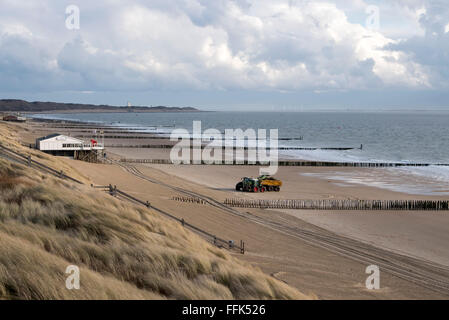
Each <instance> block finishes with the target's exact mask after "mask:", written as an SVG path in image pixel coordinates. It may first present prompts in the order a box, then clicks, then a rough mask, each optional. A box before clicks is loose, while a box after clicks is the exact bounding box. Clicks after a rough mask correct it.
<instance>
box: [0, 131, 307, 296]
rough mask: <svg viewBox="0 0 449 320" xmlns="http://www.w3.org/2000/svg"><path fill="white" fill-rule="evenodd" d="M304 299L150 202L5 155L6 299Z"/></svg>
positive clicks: (0, 181)
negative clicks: (76, 275) (74, 270)
mask: <svg viewBox="0 0 449 320" xmlns="http://www.w3.org/2000/svg"><path fill="white" fill-rule="evenodd" d="M0 139H2V140H6V139H10V138H9V137H5V136H0ZM47 161H49V162H51V161H52V159H51V158H50V159H47ZM51 164H52V163H49V165H51ZM57 164H58V163H55V164H53V165H57ZM69 265H76V266H78V267H79V269H80V275H81V277H80V278H81V281H80V289H79V290H68V289H67V288H66V287H65V281H66V278H67V276H68V275H67V274H65V270H66V268H67V266H69ZM306 298H309V297H308V296H306V295H303V294H301V293H300V292H298V291H297V290H296V289H293V288H291V287H289V286H288V285H286V284H284V283H282V282H280V281H277V280H276V279H274V278H272V277H270V276H268V275H266V274H264V273H262V272H261V271H260V270H258V269H256V268H254V267H252V266H251V265H249V264H247V263H244V262H242V261H240V260H238V259H236V258H234V257H233V256H231V255H230V254H228V253H227V252H226V251H225V250H223V249H219V248H216V247H214V246H212V245H210V244H209V243H207V242H206V241H204V240H203V239H201V238H200V237H199V236H197V235H196V234H193V233H192V232H190V231H188V230H186V229H185V228H183V227H182V226H180V225H179V224H177V223H175V222H172V221H169V220H167V219H165V218H163V217H161V216H159V215H158V214H157V213H155V212H153V211H151V210H150V209H147V208H144V207H138V206H135V205H133V204H130V203H127V202H123V201H120V200H117V199H115V198H113V197H111V196H109V195H107V194H104V193H101V192H100V191H97V190H94V189H93V188H90V187H89V186H85V185H76V184H72V183H70V182H67V181H64V180H60V179H58V178H54V177H52V176H48V175H45V174H42V173H40V172H38V171H36V170H35V169H31V168H27V167H25V166H22V165H20V164H15V163H12V162H10V161H7V160H4V159H1V158H0V299H306Z"/></svg>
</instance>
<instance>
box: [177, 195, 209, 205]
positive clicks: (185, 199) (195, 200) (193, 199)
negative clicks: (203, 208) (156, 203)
mask: <svg viewBox="0 0 449 320" xmlns="http://www.w3.org/2000/svg"><path fill="white" fill-rule="evenodd" d="M172 200H175V201H179V202H189V203H196V204H207V202H206V201H205V200H203V199H201V198H198V197H179V196H175V197H172Z"/></svg>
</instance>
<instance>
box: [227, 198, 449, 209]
mask: <svg viewBox="0 0 449 320" xmlns="http://www.w3.org/2000/svg"><path fill="white" fill-rule="evenodd" d="M224 204H225V205H227V206H230V207H238V208H261V209H302V210H361V211H365V210H378V211H382V210H385V211H389V210H393V211H449V201H442V200H441V201H440V200H329V199H325V200H247V199H226V200H225V201H224Z"/></svg>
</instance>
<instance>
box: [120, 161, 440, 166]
mask: <svg viewBox="0 0 449 320" xmlns="http://www.w3.org/2000/svg"><path fill="white" fill-rule="evenodd" d="M120 162H123V163H149V164H151V163H154V164H173V162H172V161H171V160H170V159H120ZM199 164H201V165H230V166H266V165H268V163H264V162H260V161H256V162H255V163H252V162H249V161H248V160H244V161H242V162H241V163H238V162H236V160H234V161H233V162H232V163H225V162H224V161H223V162H220V163H208V162H205V161H201V163H198V165H199ZM188 165H196V164H193V163H188ZM277 165H278V166H280V167H355V168H387V167H429V166H445V167H447V166H449V164H445V163H395V162H326V161H278V163H277Z"/></svg>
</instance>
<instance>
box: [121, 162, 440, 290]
mask: <svg viewBox="0 0 449 320" xmlns="http://www.w3.org/2000/svg"><path fill="white" fill-rule="evenodd" d="M117 164H118V165H119V166H121V167H122V168H124V169H125V170H126V171H128V172H129V173H131V174H133V175H135V176H137V177H139V178H141V179H144V180H146V181H149V182H151V183H154V184H158V185H161V186H164V187H167V188H170V189H172V190H174V191H177V192H179V193H183V194H185V195H188V196H191V197H197V198H200V199H203V200H204V201H205V202H206V203H208V204H209V205H211V206H213V207H216V208H218V209H220V210H221V211H222V212H226V213H227V214H232V215H236V216H239V217H241V218H245V219H247V220H249V221H251V222H253V223H257V224H260V225H262V226H264V227H268V228H270V229H272V230H275V231H277V232H280V233H282V234H285V235H288V236H291V237H295V238H298V239H301V240H303V241H305V242H306V243H308V244H311V245H314V246H317V247H320V248H324V249H327V250H330V251H331V252H333V253H338V254H340V255H342V256H345V257H349V258H351V259H353V260H355V261H358V262H361V263H364V264H366V265H369V264H375V265H377V266H379V268H381V269H382V270H383V271H387V272H388V273H390V274H391V275H394V276H397V277H398V278H401V279H404V280H407V281H410V282H412V283H415V284H417V285H419V286H422V287H425V288H428V289H430V290H433V291H435V292H438V293H441V294H444V295H447V296H449V267H446V266H443V265H440V264H437V263H433V262H429V261H425V260H421V259H416V258H413V257H409V256H405V255H401V254H398V253H394V252H391V251H388V250H385V249H382V248H378V247H375V246H373V245H370V244H367V243H363V242H360V241H357V240H354V239H351V238H347V237H344V236H340V235H337V234H335V233H332V232H330V231H327V230H324V229H319V230H316V231H312V230H305V229H302V228H300V227H297V226H292V225H291V224H289V221H288V220H287V219H285V218H282V216H277V218H276V220H275V219H270V218H269V217H261V216H257V215H255V214H251V213H249V212H241V211H239V210H236V209H233V208H230V207H228V206H226V205H224V204H223V203H221V202H219V201H217V200H215V199H214V198H212V197H209V196H207V195H204V194H201V193H198V192H194V191H191V190H187V189H184V188H181V187H177V186H173V185H170V184H167V183H165V182H162V181H160V180H157V179H154V178H150V177H148V176H147V175H145V174H144V173H142V172H141V171H140V170H139V169H138V168H136V167H135V166H133V165H129V164H123V163H117Z"/></svg>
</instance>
